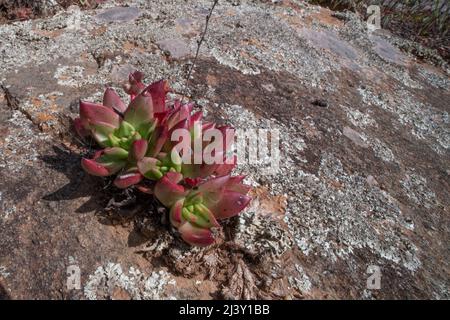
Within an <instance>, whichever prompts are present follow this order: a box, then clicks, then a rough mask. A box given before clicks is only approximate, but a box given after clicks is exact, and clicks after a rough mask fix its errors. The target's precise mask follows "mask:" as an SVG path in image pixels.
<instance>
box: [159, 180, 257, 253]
mask: <svg viewBox="0 0 450 320" xmlns="http://www.w3.org/2000/svg"><path fill="white" fill-rule="evenodd" d="M182 179H183V177H182V175H181V174H180V173H177V172H169V173H167V174H166V175H165V176H164V177H163V178H162V179H161V180H159V181H158V182H157V183H156V185H155V190H154V192H155V196H156V198H157V199H158V200H159V201H160V202H161V203H162V204H164V205H165V206H166V207H168V208H170V221H171V223H172V225H173V226H174V227H176V228H177V229H178V231H179V232H180V234H181V237H182V238H183V239H184V240H185V241H186V242H187V243H189V244H192V245H197V246H207V245H210V244H212V243H213V242H214V237H213V233H212V231H211V228H212V227H219V226H220V225H219V223H218V220H222V219H226V218H230V217H233V216H236V215H237V214H239V212H241V211H242V210H243V209H244V208H245V207H246V206H247V205H248V203H249V202H250V200H251V198H250V197H249V196H247V193H248V191H249V189H250V187H249V186H247V185H245V184H243V183H242V180H243V179H244V176H236V177H231V176H230V175H225V176H220V177H214V178H210V179H208V180H206V181H204V182H202V183H199V184H197V185H196V186H195V188H190V189H189V188H185V187H184V186H183V185H181V184H180V182H181V180H182Z"/></svg>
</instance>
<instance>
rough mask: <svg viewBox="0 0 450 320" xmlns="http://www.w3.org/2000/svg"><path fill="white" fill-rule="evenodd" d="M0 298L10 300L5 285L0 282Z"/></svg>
mask: <svg viewBox="0 0 450 320" xmlns="http://www.w3.org/2000/svg"><path fill="white" fill-rule="evenodd" d="M0 300H11V297H10V296H9V294H8V292H7V291H6V289H5V287H3V285H2V284H1V283H0Z"/></svg>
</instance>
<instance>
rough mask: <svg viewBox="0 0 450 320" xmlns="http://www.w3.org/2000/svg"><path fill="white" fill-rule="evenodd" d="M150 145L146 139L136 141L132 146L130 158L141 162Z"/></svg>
mask: <svg viewBox="0 0 450 320" xmlns="http://www.w3.org/2000/svg"><path fill="white" fill-rule="evenodd" d="M147 146H148V143H147V141H146V140H144V139H140V140H136V141H134V142H133V144H132V145H131V152H130V158H131V160H132V161H139V160H141V159H142V158H144V156H145V154H146V153H147Z"/></svg>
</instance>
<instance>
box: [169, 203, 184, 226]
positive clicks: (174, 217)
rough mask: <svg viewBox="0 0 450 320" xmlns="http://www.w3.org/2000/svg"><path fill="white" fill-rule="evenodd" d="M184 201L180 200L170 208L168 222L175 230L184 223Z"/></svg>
mask: <svg viewBox="0 0 450 320" xmlns="http://www.w3.org/2000/svg"><path fill="white" fill-rule="evenodd" d="M183 203H184V199H180V200H178V201H177V202H175V204H174V205H173V206H172V207H171V208H170V222H171V223H172V225H173V226H174V227H176V228H178V227H179V226H180V224H181V223H182V222H183V221H184V219H183V216H182V210H183Z"/></svg>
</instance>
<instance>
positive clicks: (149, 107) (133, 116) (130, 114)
mask: <svg viewBox="0 0 450 320" xmlns="http://www.w3.org/2000/svg"><path fill="white" fill-rule="evenodd" d="M124 119H125V121H127V122H129V123H130V124H131V125H133V127H134V128H136V129H138V128H139V127H140V126H141V125H142V124H144V123H148V122H150V121H151V120H152V119H153V102H152V97H151V96H150V95H149V94H147V93H146V92H145V91H144V92H142V93H141V94H139V95H138V96H137V97H136V98H135V99H134V100H133V101H131V103H130V105H129V106H128V109H127V111H125V114H124Z"/></svg>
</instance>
